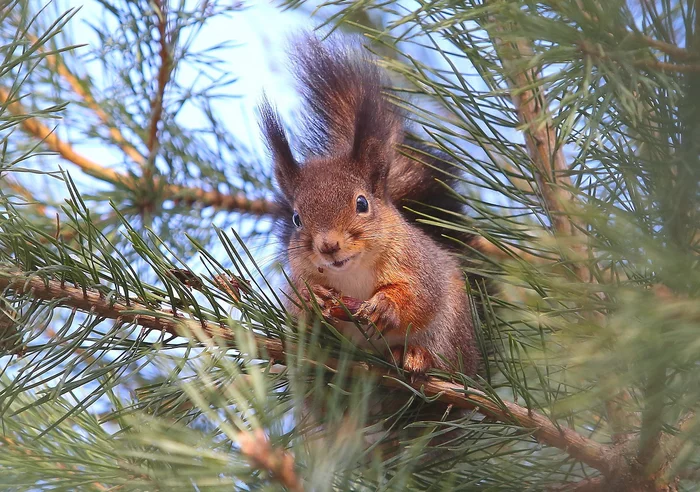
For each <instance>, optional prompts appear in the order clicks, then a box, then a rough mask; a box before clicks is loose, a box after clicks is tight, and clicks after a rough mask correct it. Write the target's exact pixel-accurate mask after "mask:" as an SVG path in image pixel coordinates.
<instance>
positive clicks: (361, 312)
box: [355, 292, 401, 338]
mask: <svg viewBox="0 0 700 492" xmlns="http://www.w3.org/2000/svg"><path fill="white" fill-rule="evenodd" d="M355 317H356V318H359V319H363V320H367V321H368V322H369V323H370V324H369V325H368V327H367V333H366V334H367V338H373V337H374V336H375V335H377V333H376V331H378V332H379V333H382V334H386V333H388V332H390V331H391V330H394V329H396V328H398V327H399V326H401V318H400V317H399V310H398V308H397V307H396V304H394V302H393V301H392V300H391V299H390V298H389V297H388V296H387V295H386V294H385V293H384V292H377V293H376V294H374V295H373V296H372V297H371V298H370V299H369V300H367V301H365V302H363V303H362V305H361V306H360V309H358V310H357V311H356V312H355Z"/></svg>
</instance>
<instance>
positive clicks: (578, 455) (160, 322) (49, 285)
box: [0, 271, 613, 474]
mask: <svg viewBox="0 0 700 492" xmlns="http://www.w3.org/2000/svg"><path fill="white" fill-rule="evenodd" d="M0 289H9V290H12V291H14V292H16V293H18V294H28V295H31V296H32V297H34V298H36V299H41V300H44V301H49V300H50V301H54V302H58V304H60V305H62V306H65V307H70V308H75V309H79V310H81V311H84V312H88V313H94V314H96V315H98V316H101V317H103V318H106V319H114V320H117V321H120V322H124V323H134V324H137V325H140V326H143V327H144V328H148V329H150V330H156V331H161V332H165V333H169V334H172V335H177V336H184V337H187V338H190V339H194V340H198V341H200V342H202V343H205V342H206V343H209V342H210V341H211V339H212V338H213V339H215V340H220V341H223V342H229V343H231V344H232V345H234V341H235V340H234V334H233V333H232V332H231V331H230V330H228V329H226V328H225V327H224V326H223V325H218V324H214V323H211V322H205V321H198V320H195V319H192V318H185V317H183V316H182V315H174V314H173V313H171V312H170V313H169V312H165V311H154V310H153V309H152V308H150V307H149V306H146V305H143V304H139V303H135V302H131V303H129V305H127V304H126V303H121V302H112V301H111V300H108V299H106V298H104V297H103V296H101V295H100V294H99V292H97V291H94V290H92V289H83V288H80V287H71V286H69V285H65V284H61V282H59V281H57V280H49V279H43V278H39V277H37V276H28V275H27V274H26V273H24V272H19V271H17V272H8V271H0ZM144 312H148V313H152V314H147V315H146V314H143V313H144ZM255 341H256V344H257V346H258V348H259V349H261V350H264V351H265V352H266V354H267V356H268V357H270V358H271V359H274V360H276V361H280V360H285V358H286V350H289V349H288V348H287V349H285V347H284V345H283V343H282V342H281V341H279V340H275V339H271V338H267V337H263V336H260V335H255ZM309 362H310V363H313V361H309ZM325 366H326V367H328V368H329V369H334V363H333V362H332V361H330V362H326V363H325ZM354 370H355V371H356V372H358V373H360V374H362V375H363V376H364V377H367V376H368V375H369V373H371V374H375V375H378V376H380V377H379V378H378V379H379V381H380V383H381V384H383V385H385V386H388V387H392V388H399V389H403V390H413V391H417V392H421V393H423V394H424V395H426V396H427V397H430V398H434V399H436V400H438V401H441V402H444V403H447V404H451V405H453V406H455V407H459V408H465V409H477V410H479V411H481V412H483V413H485V414H487V415H489V416H491V417H492V418H495V419H497V420H499V421H501V422H507V423H513V424H516V425H519V426H521V427H523V428H525V429H530V430H532V432H533V436H534V437H535V439H537V441H538V442H540V443H541V444H544V445H547V446H552V447H554V448H557V449H560V450H562V451H565V452H566V453H568V454H569V455H570V456H571V457H573V458H575V459H577V460H580V461H581V462H583V463H585V464H587V465H589V466H591V467H593V468H595V469H597V470H599V471H601V472H602V473H604V474H607V473H610V472H611V470H610V457H611V455H612V453H613V448H610V447H609V446H605V445H603V444H600V443H598V442H596V441H594V440H592V439H590V438H587V437H585V436H583V435H581V434H579V433H577V432H576V431H574V430H572V429H569V428H566V427H561V426H559V425H557V424H555V423H553V422H552V421H551V420H550V419H549V418H548V417H546V416H545V415H542V414H540V413H538V412H535V411H533V410H531V409H529V408H526V407H522V406H520V405H518V404H516V403H512V402H507V401H495V400H494V399H493V398H491V397H489V396H488V395H487V394H485V393H483V392H482V391H479V390H476V389H471V388H469V389H465V388H464V387H463V386H460V385H458V384H454V383H450V382H446V381H442V380H440V379H438V378H434V377H427V378H425V379H422V380H418V381H415V382H412V383H408V382H402V381H399V380H398V379H396V374H393V373H386V372H380V371H378V370H377V369H373V368H368V367H367V366H366V365H364V364H356V365H355V366H354Z"/></svg>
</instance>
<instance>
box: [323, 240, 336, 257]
mask: <svg viewBox="0 0 700 492" xmlns="http://www.w3.org/2000/svg"><path fill="white" fill-rule="evenodd" d="M318 250H319V251H320V252H321V254H324V255H332V254H333V253H337V252H338V251H340V242H339V241H335V242H332V241H330V242H329V241H327V240H325V239H324V240H323V242H322V243H321V246H319V248H318Z"/></svg>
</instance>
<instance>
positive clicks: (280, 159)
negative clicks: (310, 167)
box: [260, 98, 299, 198]
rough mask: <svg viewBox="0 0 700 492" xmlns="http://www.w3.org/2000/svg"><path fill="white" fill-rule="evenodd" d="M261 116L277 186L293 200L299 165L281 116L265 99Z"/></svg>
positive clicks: (261, 106)
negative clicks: (273, 162)
mask: <svg viewBox="0 0 700 492" xmlns="http://www.w3.org/2000/svg"><path fill="white" fill-rule="evenodd" d="M260 115H261V118H262V119H261V127H262V131H263V133H264V135H265V139H266V140H267V146H268V148H269V149H270V152H271V153H272V157H273V158H274V160H275V177H276V178H277V184H278V186H279V187H280V190H281V191H282V193H283V194H284V196H285V197H286V198H292V197H293V196H294V192H295V190H296V187H297V182H298V177H299V164H298V163H297V161H296V160H295V159H294V155H293V154H292V149H291V147H290V146H289V141H288V140H287V135H286V134H285V132H284V128H283V127H282V123H281V122H280V117H279V115H278V114H277V112H276V111H275V110H274V109H273V108H272V106H271V105H270V103H269V102H268V101H267V99H265V98H263V101H262V103H261V104H260Z"/></svg>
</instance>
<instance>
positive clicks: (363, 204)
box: [355, 195, 369, 214]
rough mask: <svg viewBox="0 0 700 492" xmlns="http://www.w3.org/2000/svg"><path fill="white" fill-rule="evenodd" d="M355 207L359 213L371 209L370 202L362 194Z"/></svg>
mask: <svg viewBox="0 0 700 492" xmlns="http://www.w3.org/2000/svg"><path fill="white" fill-rule="evenodd" d="M355 208H356V210H357V213H358V214H365V213H367V211H368V210H369V203H368V202H367V199H366V198H365V197H364V196H362V195H360V196H358V197H357V200H356V201H355Z"/></svg>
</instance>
